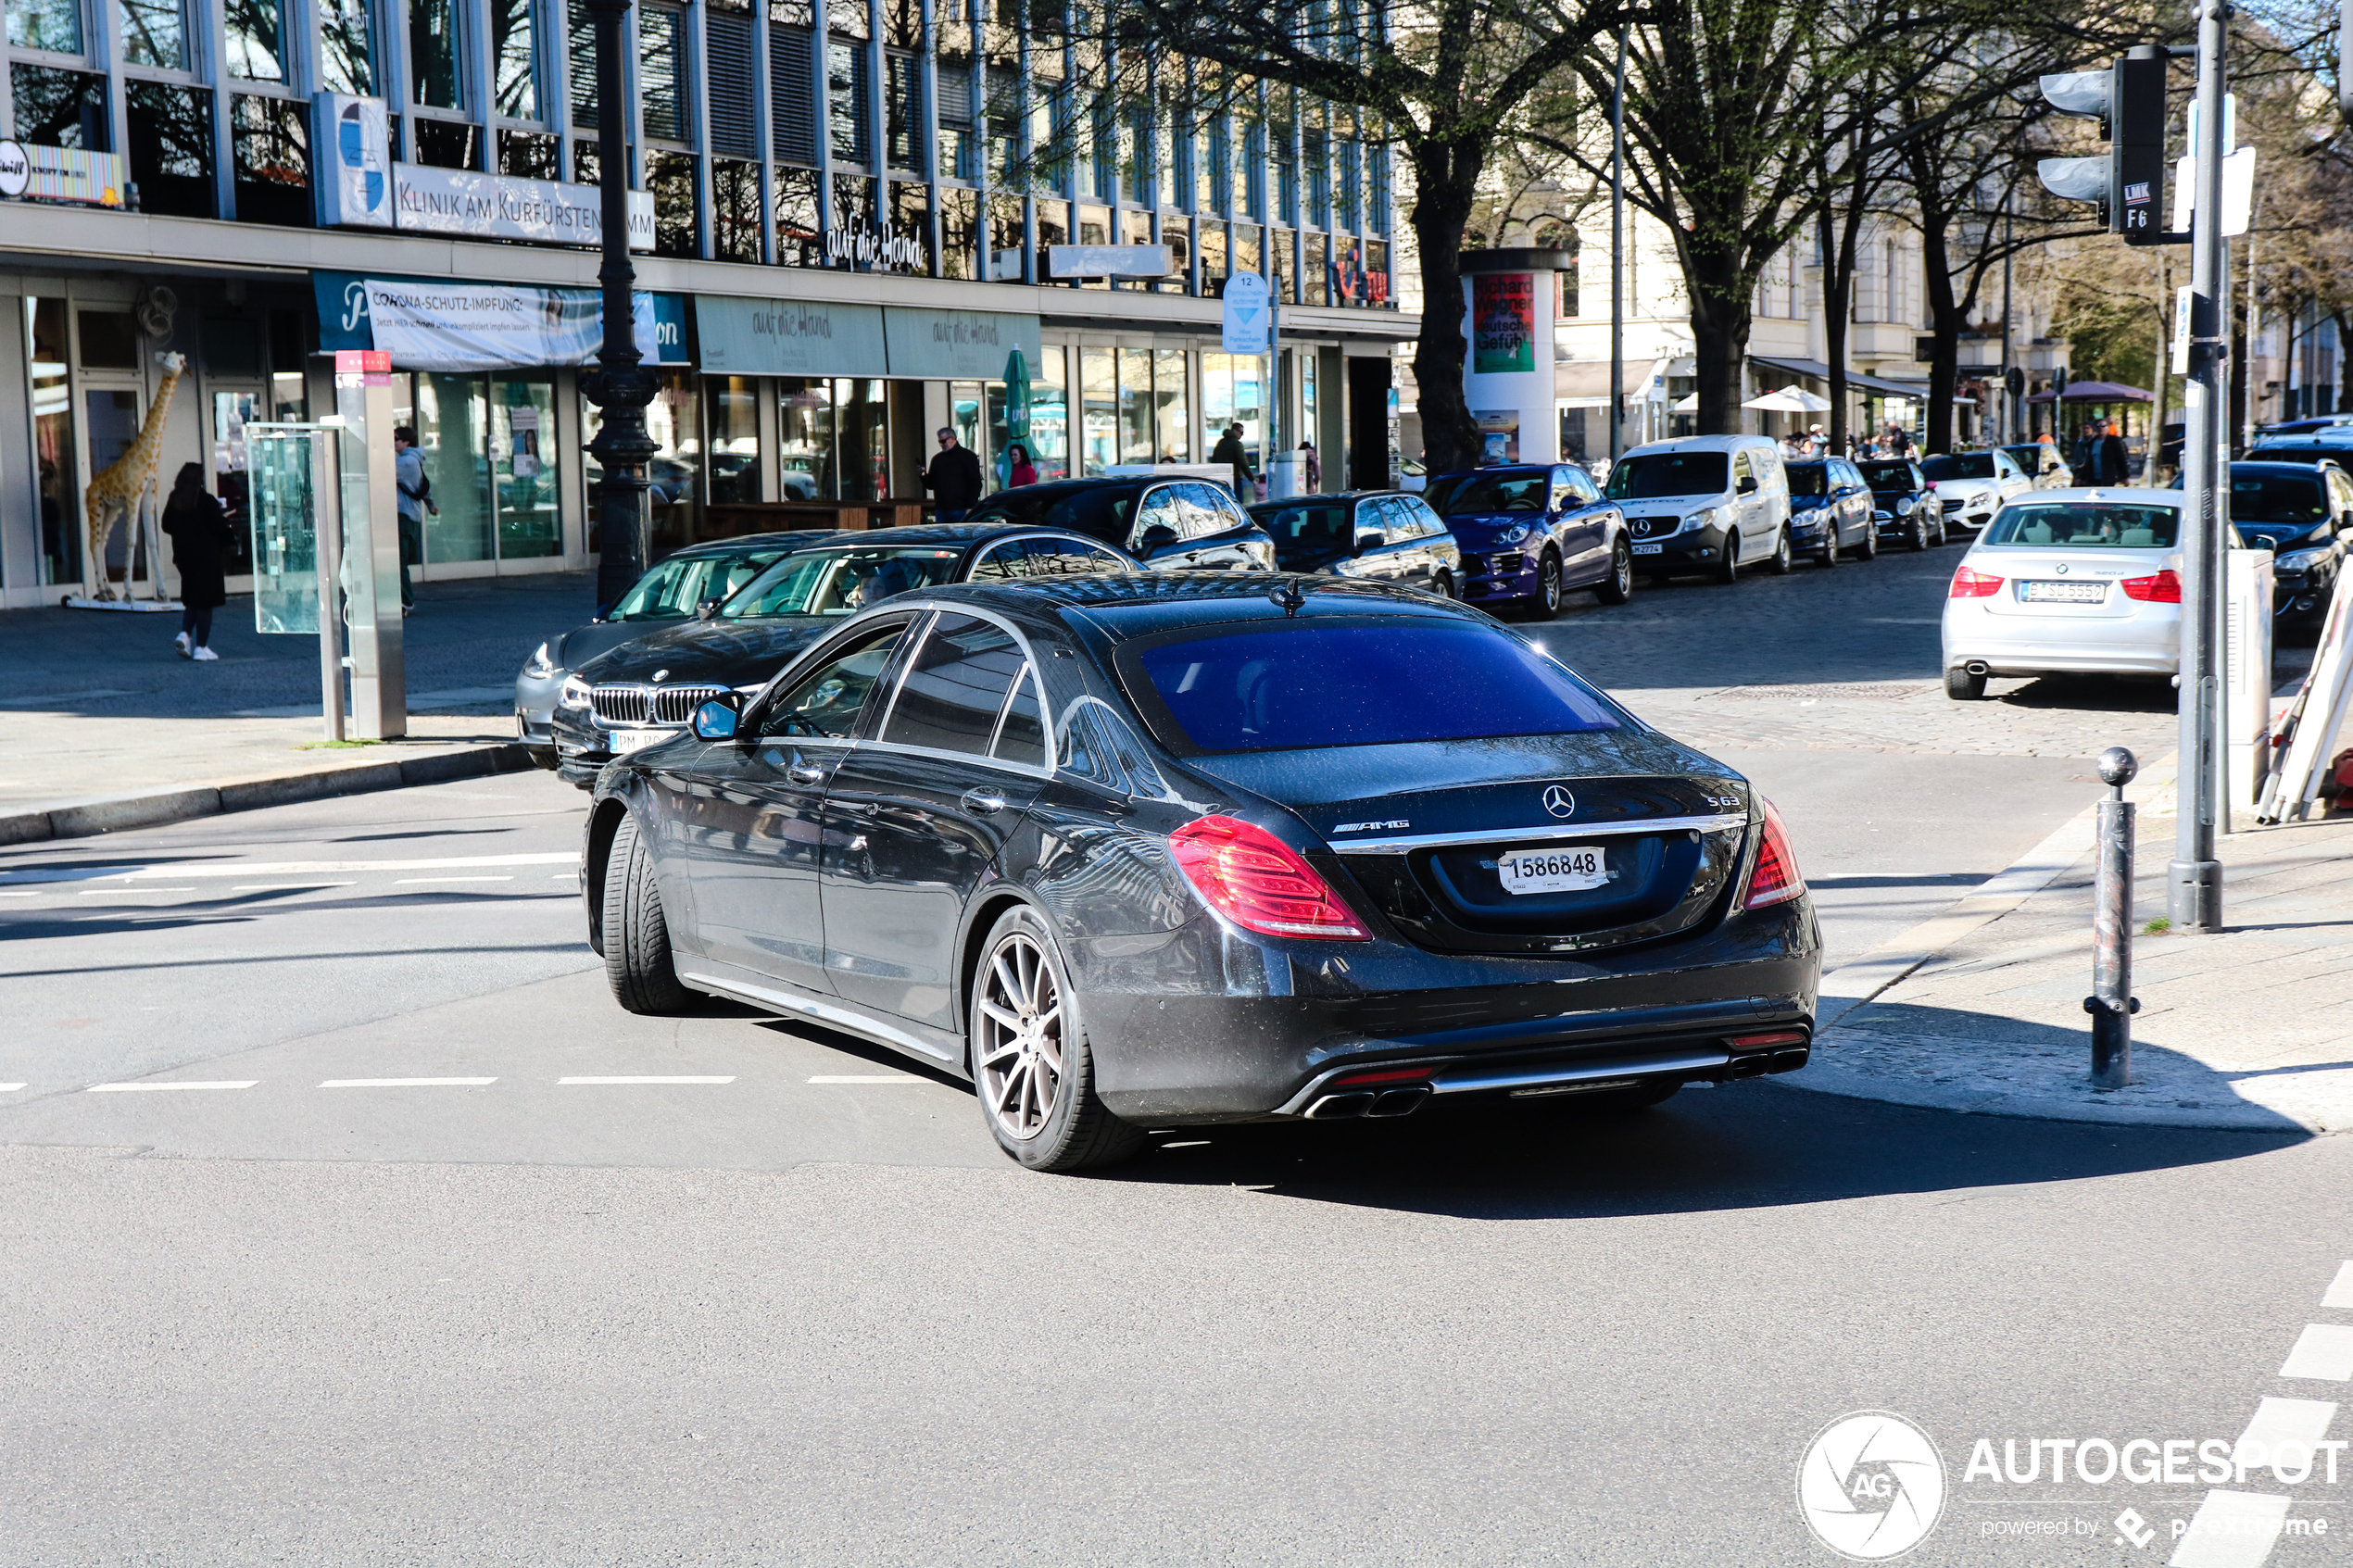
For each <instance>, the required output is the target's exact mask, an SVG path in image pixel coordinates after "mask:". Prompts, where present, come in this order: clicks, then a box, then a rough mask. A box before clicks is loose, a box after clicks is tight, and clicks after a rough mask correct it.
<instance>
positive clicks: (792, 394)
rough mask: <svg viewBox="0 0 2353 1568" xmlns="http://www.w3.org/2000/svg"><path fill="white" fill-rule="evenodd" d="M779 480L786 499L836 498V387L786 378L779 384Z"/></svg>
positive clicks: (831, 384) (777, 398)
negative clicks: (834, 467) (834, 466)
mask: <svg viewBox="0 0 2353 1568" xmlns="http://www.w3.org/2000/svg"><path fill="white" fill-rule="evenodd" d="M776 422H777V427H778V429H777V435H778V440H777V443H776V461H777V478H778V479H779V481H780V482H781V483H782V486H783V499H785V500H787V501H816V500H823V499H824V498H826V497H828V496H831V495H833V494H834V485H833V452H834V383H831V382H829V381H801V380H799V379H797V378H792V377H786V378H785V379H783V380H780V381H778V382H777V383H776Z"/></svg>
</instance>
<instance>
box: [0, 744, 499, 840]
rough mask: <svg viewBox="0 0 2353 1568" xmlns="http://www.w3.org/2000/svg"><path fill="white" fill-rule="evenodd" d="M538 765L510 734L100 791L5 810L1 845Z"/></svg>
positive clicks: (0, 829)
mask: <svg viewBox="0 0 2353 1568" xmlns="http://www.w3.org/2000/svg"><path fill="white" fill-rule="evenodd" d="M535 765H536V764H535V763H534V762H533V760H532V758H531V753H530V750H529V749H528V748H527V747H525V746H522V744H520V743H519V742H515V741H504V742H500V743H498V744H497V745H492V746H470V747H468V748H467V749H465V750H463V751H447V752H441V753H438V754H436V755H434V756H431V757H414V758H409V759H406V760H403V761H390V760H387V761H383V762H360V763H355V764H353V765H351V766H349V767H339V768H313V769H310V770H308V771H303V772H298V773H280V774H274V775H270V776H266V777H261V778H248V779H231V780H226V781H224V782H222V783H220V784H191V785H188V786H186V787H184V788H181V789H166V790H155V791H150V792H148V793H145V794H141V795H109V796H99V797H94V798H92V799H88V800H74V801H69V802H67V803H66V804H64V805H62V806H51V807H47V808H44V809H41V810H38V811H22V812H18V813H16V814H14V815H11V816H5V817H0V846H6V845H12V844H40V843H44V842H45V841H47V840H50V839H57V838H89V837H92V836H94V835H96V834H107V833H118V832H120V831H121V830H122V829H125V828H144V827H156V826H158V825H160V824H162V823H165V822H186V821H189V820H190V819H192V818H195V817H212V816H218V815H220V813H222V812H224V811H251V810H256V809H259V808H261V807H264V806H290V805H293V804H295V803H296V802H298V801H304V800H325V799H329V798H332V797H335V796H339V795H369V794H373V793H374V792H376V791H378V790H385V789H403V788H407V787H409V786H410V785H413V784H447V783H448V782H449V781H450V780H452V779H472V778H482V777H484V776H487V775H489V774H492V773H513V772H520V771H522V770H524V769H526V768H530V767H534V766H535Z"/></svg>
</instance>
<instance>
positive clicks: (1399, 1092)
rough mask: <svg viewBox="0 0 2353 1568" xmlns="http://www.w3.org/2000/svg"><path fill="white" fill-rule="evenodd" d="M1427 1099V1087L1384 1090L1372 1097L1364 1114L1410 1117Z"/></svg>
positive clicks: (1416, 1086) (1422, 1085) (1417, 1085)
mask: <svg viewBox="0 0 2353 1568" xmlns="http://www.w3.org/2000/svg"><path fill="white" fill-rule="evenodd" d="M1428 1098H1429V1085H1427V1084H1416V1085H1414V1086H1413V1087H1411V1088H1406V1089H1384V1090H1382V1091H1381V1093H1380V1094H1378V1095H1377V1096H1375V1097H1374V1099H1373V1103H1372V1105H1371V1106H1370V1107H1368V1108H1367V1109H1366V1110H1365V1115H1367V1116H1411V1115H1412V1114H1413V1113H1414V1112H1415V1111H1416V1110H1420V1109H1421V1108H1422V1106H1423V1104H1424V1103H1425V1102H1426V1101H1427V1100H1428Z"/></svg>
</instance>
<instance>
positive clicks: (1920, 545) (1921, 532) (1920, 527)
mask: <svg viewBox="0 0 2353 1568" xmlns="http://www.w3.org/2000/svg"><path fill="white" fill-rule="evenodd" d="M1937 542H1938V543H1939V544H1942V543H1943V542H1944V541H1942V540H1939V541H1937ZM1928 544H1929V540H1928V521H1927V520H1926V519H1925V518H1919V517H1915V518H1914V519H1912V550H1913V553H1914V554H1921V553H1924V552H1926V550H1927V549H1928Z"/></svg>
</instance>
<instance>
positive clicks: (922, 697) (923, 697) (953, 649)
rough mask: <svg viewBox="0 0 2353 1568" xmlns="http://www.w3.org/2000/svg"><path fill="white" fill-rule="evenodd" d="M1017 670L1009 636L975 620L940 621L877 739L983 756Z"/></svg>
mask: <svg viewBox="0 0 2353 1568" xmlns="http://www.w3.org/2000/svg"><path fill="white" fill-rule="evenodd" d="M1021 670H1022V657H1021V647H1020V645H1018V644H1017V643H1015V642H1014V641H1013V636H1012V634H1011V633H1008V632H1006V631H1004V630H1003V629H1002V628H1000V627H999V626H996V625H994V624H992V623H991V622H989V621H982V620H980V619H979V618H977V617H975V616H970V615H942V616H941V617H940V618H939V619H938V620H937V621H934V622H933V623H932V628H931V632H930V633H929V634H928V635H927V636H925V638H924V646H922V647H921V648H919V649H918V650H917V651H916V654H915V659H914V663H913V664H912V665H911V666H910V667H909V668H908V671H907V675H906V679H905V680H903V681H901V682H900V686H899V696H898V700H897V701H896V702H894V703H893V704H892V705H891V709H890V719H889V721H888V722H887V723H886V724H885V725H884V726H883V735H882V738H883V739H884V740H886V741H891V742H895V743H897V744H898V745H900V746H928V747H929V748H931V749H932V750H934V751H960V752H964V753H967V754H969V755H971V756H975V757H980V756H985V755H987V753H988V742H989V739H990V737H991V736H992V735H994V734H996V732H997V717H998V715H999V714H1000V712H1001V711H1003V709H1004V706H1005V694H1006V693H1007V692H1009V691H1011V690H1012V689H1013V681H1014V678H1015V677H1016V676H1018V675H1019V674H1020V673H1021Z"/></svg>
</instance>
